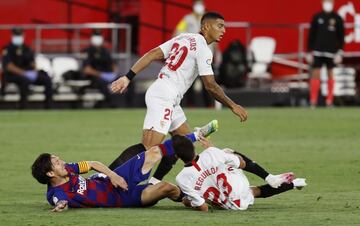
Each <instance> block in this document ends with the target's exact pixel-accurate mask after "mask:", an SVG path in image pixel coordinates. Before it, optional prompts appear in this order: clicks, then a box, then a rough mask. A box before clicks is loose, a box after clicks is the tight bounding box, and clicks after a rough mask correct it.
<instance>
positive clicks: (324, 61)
mask: <svg viewBox="0 0 360 226" xmlns="http://www.w3.org/2000/svg"><path fill="white" fill-rule="evenodd" d="M323 65H325V66H326V67H327V68H328V69H333V68H334V67H335V63H334V59H333V58H328V57H317V56H314V63H313V65H312V66H313V68H321V67H322V66H323Z"/></svg>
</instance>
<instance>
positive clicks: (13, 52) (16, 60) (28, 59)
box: [2, 28, 53, 109]
mask: <svg viewBox="0 0 360 226" xmlns="http://www.w3.org/2000/svg"><path fill="white" fill-rule="evenodd" d="M2 55H3V59H2V67H3V70H4V81H5V83H8V82H11V83H15V84H16V85H17V86H18V87H19V90H20V108H21V109H24V108H26V107H27V102H28V101H27V97H28V95H29V93H30V90H29V86H30V85H31V84H34V85H43V86H44V87H45V92H44V93H45V108H51V104H52V95H53V91H52V82H51V78H50V77H49V75H48V74H47V73H46V72H45V71H42V70H40V71H37V70H36V65H35V60H34V52H33V51H32V50H31V49H30V47H28V46H27V45H26V44H24V35H23V30H22V29H21V28H14V29H13V30H12V38H11V43H9V44H8V45H7V46H5V47H4V49H3V53H2Z"/></svg>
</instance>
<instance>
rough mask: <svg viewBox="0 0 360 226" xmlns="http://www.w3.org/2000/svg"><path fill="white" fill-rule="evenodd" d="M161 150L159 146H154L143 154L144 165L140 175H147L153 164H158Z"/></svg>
mask: <svg viewBox="0 0 360 226" xmlns="http://www.w3.org/2000/svg"><path fill="white" fill-rule="evenodd" d="M162 155H163V154H162V153H161V149H160V148H159V146H154V147H152V148H150V149H149V150H147V151H146V152H145V160H144V164H143V166H142V168H141V173H142V174H147V173H148V172H150V171H151V169H152V168H154V166H155V164H156V163H158V162H159V161H160V160H161V158H162Z"/></svg>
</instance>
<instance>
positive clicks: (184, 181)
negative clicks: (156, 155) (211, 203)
mask: <svg viewBox="0 0 360 226" xmlns="http://www.w3.org/2000/svg"><path fill="white" fill-rule="evenodd" d="M188 182H189V177H186V176H184V175H182V174H181V173H180V174H179V175H178V176H177V177H176V183H177V184H178V185H179V187H180V189H181V191H182V192H184V193H185V194H186V198H187V199H188V200H190V203H191V206H192V207H198V206H201V205H202V204H204V203H205V199H204V198H203V197H202V196H201V195H200V193H199V192H198V191H195V190H194V189H193V188H192V186H191V184H190V183H188Z"/></svg>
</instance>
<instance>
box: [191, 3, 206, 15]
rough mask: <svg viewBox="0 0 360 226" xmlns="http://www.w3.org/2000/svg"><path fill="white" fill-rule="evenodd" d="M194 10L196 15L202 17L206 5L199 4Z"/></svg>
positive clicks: (195, 5) (196, 4)
mask: <svg viewBox="0 0 360 226" xmlns="http://www.w3.org/2000/svg"><path fill="white" fill-rule="evenodd" d="M193 10H194V12H195V13H196V14H199V15H202V14H204V13H205V6H204V4H202V3H200V2H198V3H195V4H194V6H193Z"/></svg>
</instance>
